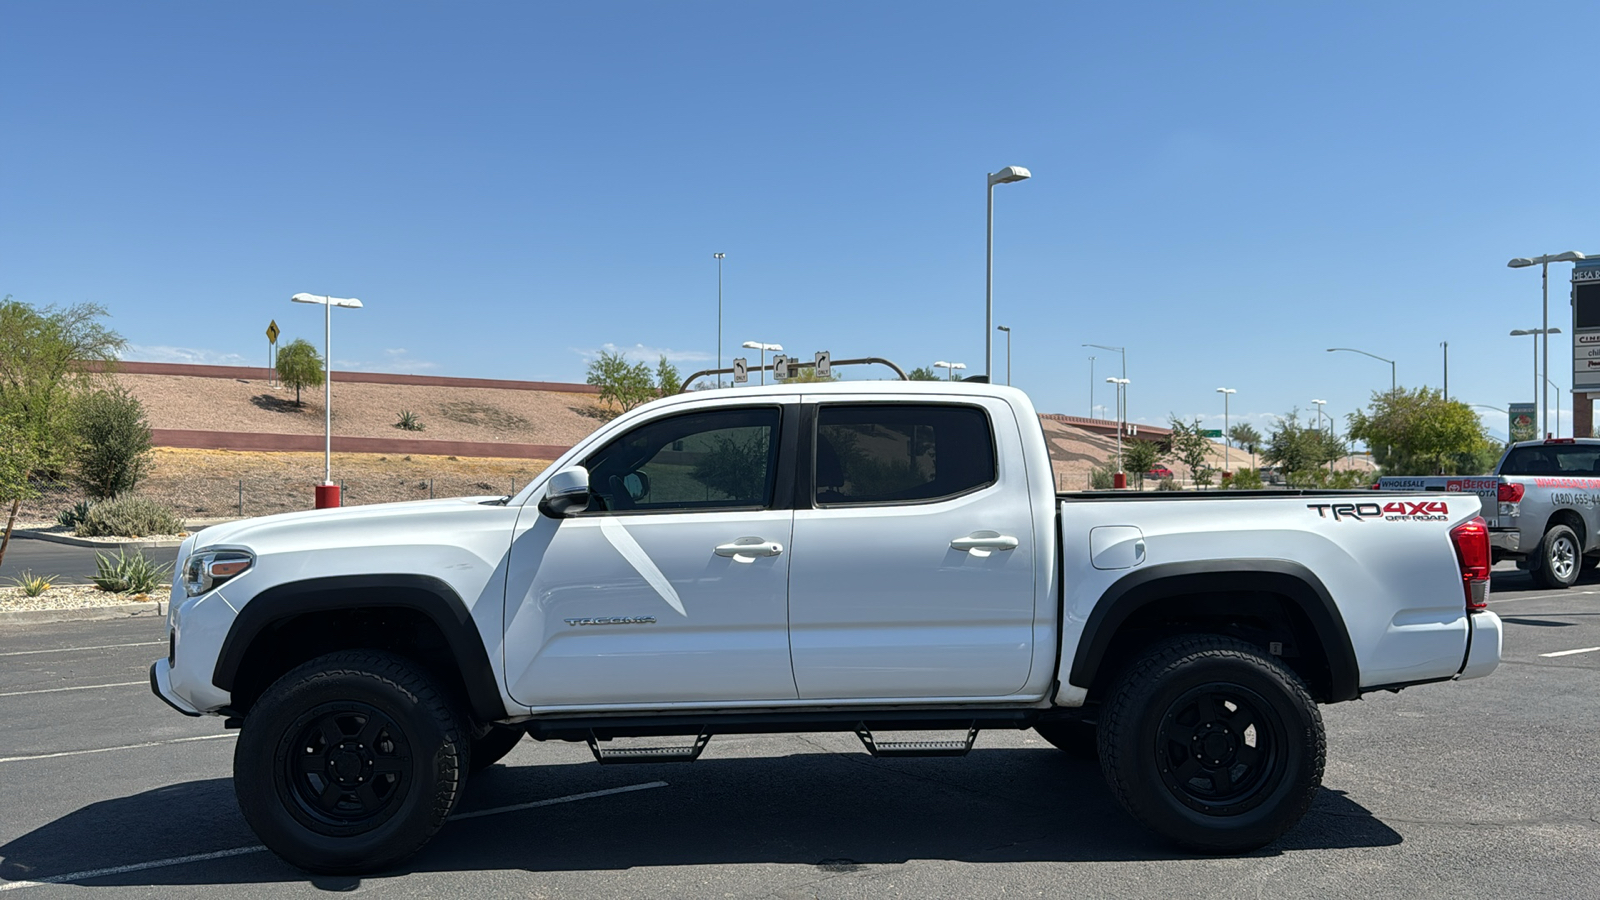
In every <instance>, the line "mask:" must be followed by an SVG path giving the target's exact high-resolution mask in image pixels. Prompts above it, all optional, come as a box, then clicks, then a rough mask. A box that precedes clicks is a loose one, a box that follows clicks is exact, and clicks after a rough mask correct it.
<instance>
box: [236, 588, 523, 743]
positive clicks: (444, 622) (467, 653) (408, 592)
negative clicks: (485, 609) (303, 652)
mask: <svg viewBox="0 0 1600 900" xmlns="http://www.w3.org/2000/svg"><path fill="white" fill-rule="evenodd" d="M374 607H397V608H400V609H408V610H414V611H416V612H419V613H421V614H422V615H424V616H426V617H427V618H428V620H429V621H431V622H432V623H433V624H434V625H435V626H436V627H438V629H439V632H440V633H441V634H443V635H444V639H445V643H446V645H447V646H448V647H449V649H450V655H451V656H452V657H453V658H454V660H455V663H456V668H457V669H458V670H459V672H460V674H461V683H462V684H463V685H465V687H466V692H467V701H468V703H469V704H470V705H471V707H472V712H473V714H474V715H475V716H477V717H478V718H479V719H480V720H482V721H486V722H488V721H493V720H495V719H503V718H505V716H506V704H505V700H504V699H503V698H502V697H501V693H500V688H499V685H498V684H497V683H496V679H495V674H494V667H493V666H492V665H490V663H489V654H488V651H487V650H486V649H485V648H484V646H483V640H482V638H481V637H480V636H479V634H478V627H477V624H476V623H475V622H474V621H473V619H472V614H471V613H470V612H468V610H467V605H466V604H465V603H463V602H462V601H461V597H460V595H458V594H457V593H456V591H455V589H454V588H452V587H451V586H450V585H449V584H447V583H446V582H444V581H442V580H440V579H438V578H435V577H433V576H431V575H412V574H398V573H397V574H387V575H337V576H330V577H326V578H311V579H307V580H305V581H291V582H288V583H285V584H280V585H275V586H273V587H270V588H267V589H266V590H264V591H262V592H261V593H259V594H256V595H255V596H254V597H251V598H250V600H249V601H248V602H246V603H245V604H244V608H243V609H242V610H241V611H240V612H239V614H238V615H237V616H236V617H235V618H234V620H233V625H231V626H230V627H229V628H228V635H227V637H226V638H224V639H223V641H222V649H221V651H220V652H218V654H217V664H216V667H215V668H214V669H213V671H212V675H211V683H212V684H214V685H216V686H217V687H219V688H221V689H222V690H225V691H228V692H230V693H231V692H232V691H233V688H234V684H235V683H236V682H237V680H238V675H239V668H240V666H241V665H243V663H244V659H245V656H246V655H247V654H248V653H249V651H250V647H251V645H252V644H253V643H254V642H255V640H256V638H257V637H259V636H260V635H261V634H262V633H263V632H265V631H267V630H268V629H269V628H271V627H272V626H274V625H277V624H279V623H281V622H284V621H286V620H288V619H292V618H294V617H296V616H300V615H305V614H307V613H318V612H329V611H332V610H345V609H371V608H374Z"/></svg>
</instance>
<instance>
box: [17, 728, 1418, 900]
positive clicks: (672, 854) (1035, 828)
mask: <svg viewBox="0 0 1600 900" xmlns="http://www.w3.org/2000/svg"><path fill="white" fill-rule="evenodd" d="M713 747H715V744H714V743H713ZM543 749H544V748H543V747H542V746H539V745H534V744H532V743H531V742H525V743H524V744H523V745H522V747H520V748H519V750H518V752H517V753H515V754H514V755H513V756H514V758H516V759H519V760H529V761H531V760H536V759H537V758H538V757H539V756H540V755H548V754H541V753H540V751H541V750H543ZM563 755H565V754H563ZM651 782H666V784H665V785H663V786H658V787H653V788H644V789H639V790H634V791H630V792H626V793H615V794H610V795H607V796H601V797H595V798H591V799H583V800H577V801H575V802H570V803H559V804H555V805H550V806H544V807H541V808H537V809H528V810H521V811H513V812H506V813H503V814H497V815H486V816H482V817H479V818H472V819H465V820H462V821H453V822H450V823H448V824H446V825H445V827H444V829H443V830H442V831H441V832H440V833H439V834H438V835H437V836H436V837H435V838H434V840H433V842H432V843H431V844H429V845H428V846H427V847H426V848H424V849H423V851H422V852H421V853H420V854H418V855H417V856H415V857H413V858H412V859H411V860H410V861H409V862H407V863H406V864H405V865H404V866H403V867H402V868H401V869H400V870H399V871H396V872H387V873H384V874H385V875H391V876H392V875H396V874H409V873H430V872H470V871H481V870H523V871H527V872H543V873H555V872H574V871H580V872H581V871H592V870H621V869H630V868H638V867H671V866H719V865H727V864H748V863H767V864H774V863H775V864H780V865H782V864H789V865H803V866H811V867H815V868H816V870H817V871H818V872H819V873H847V872H854V871H863V870H866V869H868V868H871V867H880V866H893V865H898V864H903V863H906V862H908V861H913V860H919V859H939V860H956V861H961V862H967V863H979V864H981V863H1016V862H1024V863H1026V862H1075V861H1141V860H1144V861H1149V860H1186V859H1192V858H1195V857H1194V855H1192V854H1187V853H1183V852H1181V851H1178V850H1176V849H1174V848H1173V847H1172V846H1170V845H1168V844H1166V843H1165V842H1163V841H1162V840H1161V839H1159V838H1156V837H1154V836H1153V835H1151V834H1149V833H1147V832H1145V831H1144V830H1142V829H1141V828H1140V827H1138V826H1137V825H1136V824H1135V823H1134V822H1133V821H1132V820H1131V819H1130V818H1129V817H1128V816H1127V815H1126V814H1125V813H1124V812H1123V811H1122V810H1121V809H1120V808H1119V807H1118V806H1117V805H1116V803H1115V801H1114V799H1113V798H1112V797H1111V795H1110V792H1109V791H1108V790H1107V788H1106V787H1105V785H1104V782H1103V781H1102V780H1101V777H1100V772H1099V768H1098V766H1096V765H1095V764H1093V763H1089V762H1082V761H1077V760H1073V759H1070V758H1068V757H1067V756H1066V755H1064V754H1062V753H1060V752H1059V751H1056V750H1053V749H994V750H975V751H974V752H973V753H972V754H970V755H969V756H968V757H967V758H966V759H964V760H963V759H954V760H952V759H920V760H881V759H874V758H871V757H869V756H866V755H864V754H850V753H826V752H819V753H802V754H797V755H791V756H782V757H776V758H750V757H740V758H720V759H716V758H710V756H709V755H708V757H707V758H705V759H703V760H702V761H700V762H698V763H694V764H692V765H684V764H678V765H637V766H606V767H602V766H598V765H595V764H593V763H588V764H579V763H571V762H562V763H555V764H546V765H525V764H513V765H499V766H494V767H492V768H490V769H488V770H486V771H484V772H482V773H480V774H479V775H477V776H476V777H475V778H474V779H473V781H472V782H471V783H470V784H469V786H468V789H467V793H466V796H465V798H464V799H463V801H462V803H461V807H460V810H459V811H460V812H472V811H475V810H485V809H493V808H498V807H503V806H509V805H514V804H519V803H529V802H534V801H540V800H547V799H551V798H558V797H567V796H571V795H574V794H581V793H586V792H591V791H605V790H608V789H616V788H619V787H626V786H629V785H641V784H648V783H651ZM1401 841H1402V838H1401V836H1400V835H1399V834H1398V833H1397V832H1395V831H1394V830H1393V829H1391V828H1390V827H1389V826H1387V825H1385V824H1384V823H1383V822H1381V821H1379V820H1378V819H1376V818H1375V817H1374V816H1373V815H1372V814H1371V813H1370V812H1368V811H1367V810H1366V809H1364V808H1363V807H1361V806H1360V805H1359V804H1357V803H1355V802H1353V801H1351V800H1350V799H1349V798H1348V797H1346V796H1345V795H1344V794H1343V793H1341V792H1339V791H1335V790H1330V789H1327V788H1324V789H1323V790H1322V791H1321V792H1319V794H1318V796H1317V798H1316V799H1315V801H1314V802H1313V804H1312V808H1311V811H1310V812H1309V813H1308V814H1307V815H1306V817H1305V819H1304V820H1302V822H1301V823H1300V824H1299V825H1298V826H1297V827H1296V828H1295V829H1293V830H1292V831H1291V832H1290V833H1289V834H1287V835H1286V836H1284V837H1283V838H1282V839H1281V840H1279V841H1278V842H1277V843H1275V844H1273V845H1271V846H1269V847H1267V848H1265V849H1263V850H1260V851H1257V852H1256V853H1254V854H1250V855H1251V856H1275V855H1278V854H1282V853H1285V852H1293V851H1298V850H1319V849H1330V848H1352V847H1385V846H1393V845H1397V844H1399V843H1401ZM258 844H259V841H258V840H257V839H256V837H255V835H254V834H253V833H251V831H250V829H249V827H248V826H247V825H246V824H245V822H244V820H243V818H242V817H241V816H240V814H239V811H238V806H237V804H236V803H235V801H234V796H233V787H232V784H231V782H229V781H228V780H227V779H211V780H205V781H191V782H186V783H182V784H175V785H171V786H168V787H163V788H158V789H155V790H151V791H146V792H144V793H140V794H134V795H132V796H128V797H121V798H117V799H112V800H104V801H101V802H98V803H93V804H90V805H88V806H85V807H83V808H82V809H79V810H76V811H74V812H72V813H69V814H67V815H65V816H62V817H61V818H59V819H57V820H55V821H53V822H50V823H48V824H46V825H44V826H42V827H40V828H37V829H35V830H33V831H31V832H29V833H27V834H25V835H22V836H20V837H18V838H16V839H15V840H12V841H10V842H9V843H6V844H5V845H4V846H0V857H3V861H0V878H4V879H5V880H7V881H18V880H38V879H57V878H59V877H60V876H62V875H68V874H71V873H84V876H83V877H79V878H75V879H70V880H67V881H66V882H65V883H70V884H80V885H100V886H110V885H140V886H149V885H196V884H234V885H240V884H267V883H281V882H300V883H306V882H309V883H311V884H313V885H315V886H317V887H321V888H324V889H330V890H349V889H351V888H353V887H355V886H358V885H359V884H360V880H359V879H356V878H320V877H315V878H314V877H311V876H308V875H306V874H305V873H303V872H300V871H299V870H297V869H295V868H293V867H291V866H289V865H287V864H285V863H284V862H282V861H281V860H279V859H278V858H277V857H275V856H273V855H272V854H270V853H267V852H261V851H256V852H244V853H241V854H238V855H232V856H229V857H227V858H220V859H209V860H198V861H194V862H188V863H183V864H178V865H167V866H162V867H153V868H143V869H141V870H138V871H132V872H127V873H124V874H116V873H107V874H100V875H94V874H93V872H94V870H105V869H112V868H117V867H123V866H135V865H138V864H140V863H148V862H151V861H156V860H171V859H173V858H174V857H187V856H191V855H200V854H208V853H217V852H219V851H226V850H232V849H236V848H250V847H255V846H257V845H258Z"/></svg>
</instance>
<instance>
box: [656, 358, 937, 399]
mask: <svg viewBox="0 0 1600 900" xmlns="http://www.w3.org/2000/svg"><path fill="white" fill-rule="evenodd" d="M816 364H817V363H816V361H815V360H811V361H806V360H798V359H797V360H794V361H792V362H790V363H789V367H790V368H794V369H809V368H813V367H815V366H816ZM874 364H876V365H880V366H888V367H889V368H891V369H893V370H894V374H896V375H898V376H900V380H901V381H910V380H911V379H910V378H909V377H907V376H906V373H905V370H904V369H902V368H900V367H899V366H897V365H895V364H894V363H892V362H890V361H889V360H887V359H884V358H883V357H881V356H863V357H861V358H860V359H836V360H834V361H833V365H836V366H867V365H874ZM776 369H777V364H776V363H768V364H767V365H765V366H756V367H755V368H754V369H752V368H750V367H748V366H746V367H745V371H747V372H774V371H776ZM732 374H733V367H732V366H730V367H728V368H726V369H701V370H700V371H698V372H696V373H694V374H693V375H690V376H689V377H688V378H685V379H684V380H683V387H681V388H679V389H678V393H680V394H683V393H687V392H688V390H689V385H691V384H693V383H694V380H695V379H696V378H704V377H705V376H707V375H732Z"/></svg>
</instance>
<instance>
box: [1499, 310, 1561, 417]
mask: <svg viewBox="0 0 1600 900" xmlns="http://www.w3.org/2000/svg"><path fill="white" fill-rule="evenodd" d="M1560 333H1561V329H1559V328H1513V329H1512V330H1511V336H1512V337H1524V336H1527V335H1532V336H1533V402H1534V404H1535V405H1538V403H1539V385H1540V384H1541V383H1542V382H1543V381H1545V380H1547V379H1544V378H1541V377H1540V375H1539V336H1540V335H1545V343H1546V344H1548V343H1549V342H1550V335H1551V334H1560ZM1545 396H1546V397H1548V396H1549V394H1548V393H1546V394H1545ZM1549 412H1550V411H1549V410H1548V409H1546V410H1534V415H1533V433H1534V436H1535V437H1537V436H1538V435H1541V434H1544V429H1543V428H1541V427H1540V425H1539V423H1540V422H1543V423H1544V424H1545V426H1548V425H1549V424H1550V418H1549ZM1556 430H1557V431H1559V430H1560V429H1559V428H1558V429H1556Z"/></svg>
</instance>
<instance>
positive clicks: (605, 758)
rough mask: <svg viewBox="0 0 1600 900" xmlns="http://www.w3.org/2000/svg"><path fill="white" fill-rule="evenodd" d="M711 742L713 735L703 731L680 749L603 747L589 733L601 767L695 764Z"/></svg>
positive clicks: (595, 755)
mask: <svg viewBox="0 0 1600 900" xmlns="http://www.w3.org/2000/svg"><path fill="white" fill-rule="evenodd" d="M710 742H711V733H710V732H707V731H702V732H700V734H699V735H698V736H697V737H695V739H694V743H692V744H688V745H685V746H679V747H602V746H600V739H599V738H597V737H595V735H594V732H593V731H590V732H589V751H590V752H591V753H593V754H594V759H595V762H597V763H600V764H601V765H621V764H625V763H664V762H694V761H695V760H697V759H699V758H700V754H701V753H702V752H703V751H704V750H705V749H706V744H708V743H710Z"/></svg>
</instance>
